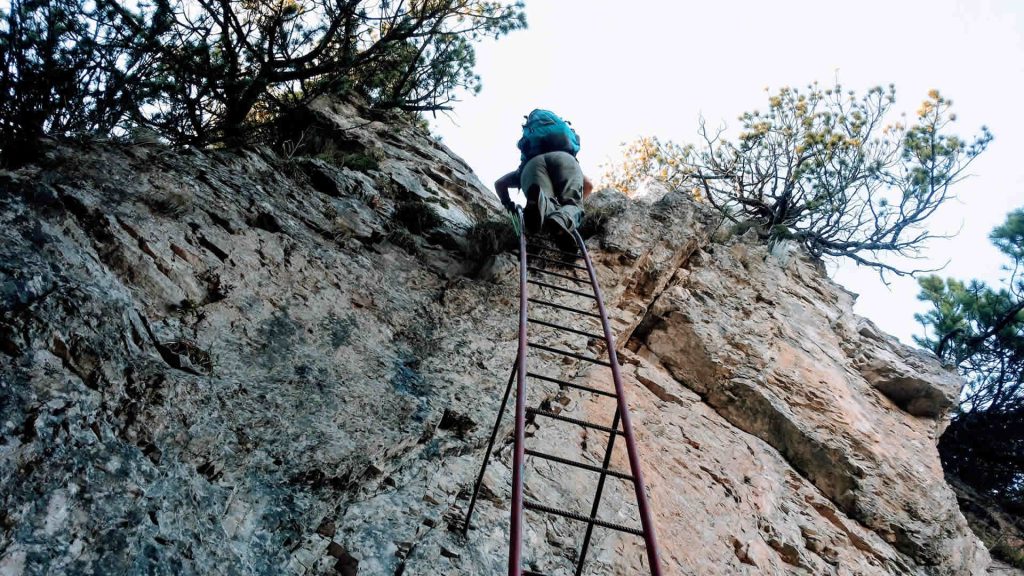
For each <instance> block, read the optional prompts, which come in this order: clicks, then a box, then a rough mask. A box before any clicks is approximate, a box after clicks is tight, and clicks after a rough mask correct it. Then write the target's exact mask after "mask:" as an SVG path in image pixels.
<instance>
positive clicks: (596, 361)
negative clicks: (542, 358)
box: [530, 344, 611, 367]
mask: <svg viewBox="0 0 1024 576" xmlns="http://www.w3.org/2000/svg"><path fill="white" fill-rule="evenodd" d="M530 347H531V348H537V349H540V350H544V351H545V352H551V353H552V354H560V355H562V356H568V357H569V358H575V359H577V360H583V361H584V362H590V363H591V364H600V365H601V366H608V367H611V364H610V363H608V362H605V361H604V360H600V359H598V358H594V357H593V356H584V355H583V354H577V353H575V352H569V351H568V350H560V349H558V348H552V347H551V346H545V345H543V344H531V345H530Z"/></svg>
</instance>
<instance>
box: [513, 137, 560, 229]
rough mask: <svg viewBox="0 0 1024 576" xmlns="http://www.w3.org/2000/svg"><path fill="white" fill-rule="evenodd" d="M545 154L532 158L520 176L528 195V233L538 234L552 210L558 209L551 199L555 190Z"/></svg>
mask: <svg viewBox="0 0 1024 576" xmlns="http://www.w3.org/2000/svg"><path fill="white" fill-rule="evenodd" d="M544 156H545V155H544V154H541V155H540V156H535V157H533V158H531V159H530V160H529V161H528V162H527V163H526V164H524V165H523V169H522V171H521V173H520V175H519V185H520V186H521V187H522V190H523V194H525V195H526V211H525V213H524V216H525V218H526V230H527V232H538V231H540V229H541V227H542V226H543V225H544V220H545V219H546V218H547V216H548V214H550V212H551V210H553V209H554V208H557V205H555V204H554V203H553V202H552V200H551V198H552V194H553V188H552V184H551V177H550V175H549V173H548V166H547V163H546V162H545V160H544Z"/></svg>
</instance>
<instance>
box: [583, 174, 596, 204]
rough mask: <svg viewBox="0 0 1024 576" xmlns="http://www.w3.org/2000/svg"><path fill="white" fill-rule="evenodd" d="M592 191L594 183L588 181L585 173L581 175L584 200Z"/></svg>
mask: <svg viewBox="0 0 1024 576" xmlns="http://www.w3.org/2000/svg"><path fill="white" fill-rule="evenodd" d="M593 191H594V183H593V182H591V181H590V178H587V175H586V174H584V175H583V199H584V200H586V199H587V196H590V193H591V192H593Z"/></svg>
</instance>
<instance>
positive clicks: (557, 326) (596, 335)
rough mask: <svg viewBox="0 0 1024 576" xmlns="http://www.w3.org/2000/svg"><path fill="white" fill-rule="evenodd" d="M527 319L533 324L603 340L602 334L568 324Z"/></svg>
mask: <svg viewBox="0 0 1024 576" xmlns="http://www.w3.org/2000/svg"><path fill="white" fill-rule="evenodd" d="M527 320H528V321H529V322H531V323H533V324H540V325H541V326H547V327H548V328H555V329H557V330H564V331H566V332H572V333H574V334H579V335H580V336H586V337H587V338H594V339H597V340H602V341H603V340H604V336H601V335H600V334H592V333H590V332H584V331H583V330H577V329H575V328H569V327H568V326H562V325H561V324H555V323H554V322H548V321H547V320H539V319H537V318H527Z"/></svg>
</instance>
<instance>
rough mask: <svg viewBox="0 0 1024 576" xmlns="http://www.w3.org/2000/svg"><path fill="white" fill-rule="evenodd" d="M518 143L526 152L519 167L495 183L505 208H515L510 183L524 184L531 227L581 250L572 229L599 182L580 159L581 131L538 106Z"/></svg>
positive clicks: (526, 216)
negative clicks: (581, 166)
mask: <svg viewBox="0 0 1024 576" xmlns="http://www.w3.org/2000/svg"><path fill="white" fill-rule="evenodd" d="M516 145H517V146H518V148H519V150H520V152H521V154H520V158H519V168H518V169H516V170H515V171H512V172H509V173H508V174H505V175H504V176H502V177H501V178H499V179H498V181H497V182H495V183H494V189H495V191H496V192H497V193H498V198H500V199H501V203H502V204H503V205H504V206H505V208H507V209H508V210H515V209H516V207H517V205H516V204H515V203H514V202H513V201H512V200H511V198H510V197H509V194H508V191H509V188H519V189H520V190H522V191H523V193H524V195H525V196H526V209H525V210H524V211H523V216H524V219H525V225H526V231H527V232H529V233H537V232H541V231H544V232H547V233H549V234H551V235H553V236H554V239H555V241H556V243H557V244H558V245H559V246H560V247H563V248H568V249H571V251H575V250H576V241H575V240H574V239H573V237H572V232H573V231H574V230H575V229H576V228H578V227H579V225H580V223H581V222H582V220H583V208H582V206H581V204H582V203H583V199H584V198H586V197H587V196H589V195H590V192H591V191H592V190H593V188H594V185H593V183H591V181H590V179H589V178H587V177H586V176H584V175H583V170H582V169H581V168H580V163H579V161H577V160H576V154H577V153H578V152H579V150H580V138H579V136H578V135H577V134H576V131H575V130H573V129H572V127H571V126H570V125H569V123H568V122H566V121H565V120H563V119H561V118H560V117H558V116H557V115H556V114H554V113H553V112H549V111H547V110H539V109H538V110H534V111H533V112H530V115H529V116H527V117H526V123H525V124H523V136H522V138H520V139H519V142H518V143H517V144H516Z"/></svg>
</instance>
